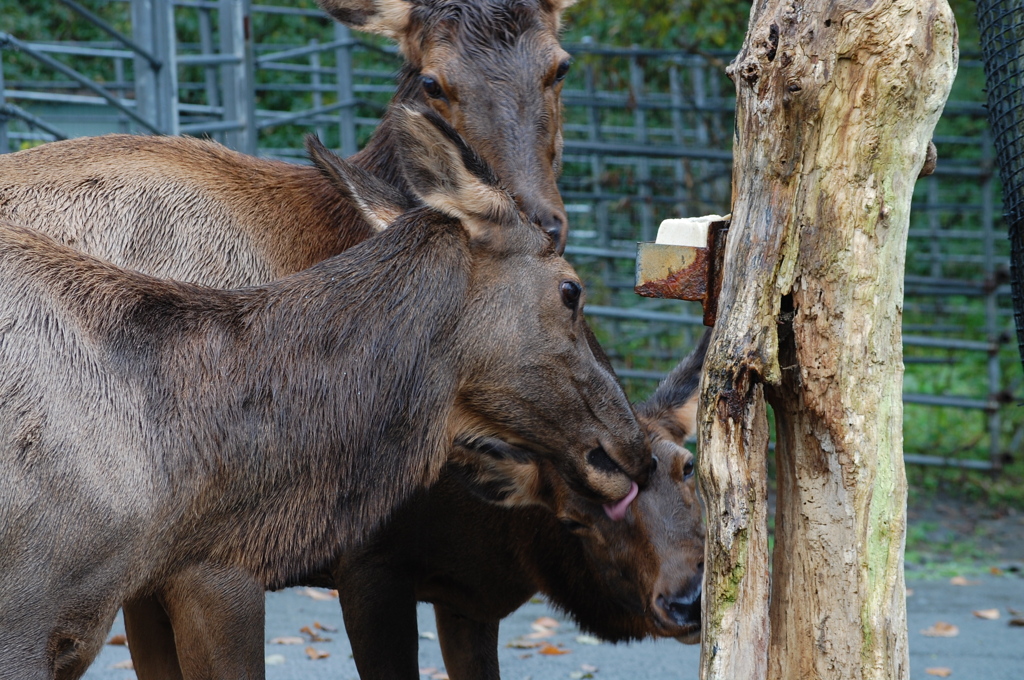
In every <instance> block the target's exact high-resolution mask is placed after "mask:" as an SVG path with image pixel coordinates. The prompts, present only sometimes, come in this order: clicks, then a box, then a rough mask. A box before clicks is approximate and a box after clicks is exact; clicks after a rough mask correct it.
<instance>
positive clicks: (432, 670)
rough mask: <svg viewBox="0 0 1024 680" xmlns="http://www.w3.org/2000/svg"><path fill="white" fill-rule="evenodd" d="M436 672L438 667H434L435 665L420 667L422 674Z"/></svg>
mask: <svg viewBox="0 0 1024 680" xmlns="http://www.w3.org/2000/svg"><path fill="white" fill-rule="evenodd" d="M436 672H437V669H436V668H434V667H433V666H429V667H427V668H421V669H420V675H433V674H434V673H436Z"/></svg>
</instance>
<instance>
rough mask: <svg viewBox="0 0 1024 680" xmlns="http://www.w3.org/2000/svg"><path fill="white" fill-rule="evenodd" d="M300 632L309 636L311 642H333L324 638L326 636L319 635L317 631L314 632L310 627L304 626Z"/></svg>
mask: <svg viewBox="0 0 1024 680" xmlns="http://www.w3.org/2000/svg"><path fill="white" fill-rule="evenodd" d="M299 632H300V633H305V634H306V635H307V636H309V641H310V642H330V641H331V638H329V637H324V636H322V635H320V634H319V633H317V632H316V631H315V630H313V629H312V628H310V627H309V626H303V627H302V628H299ZM303 642H305V640H303ZM300 644H301V643H300Z"/></svg>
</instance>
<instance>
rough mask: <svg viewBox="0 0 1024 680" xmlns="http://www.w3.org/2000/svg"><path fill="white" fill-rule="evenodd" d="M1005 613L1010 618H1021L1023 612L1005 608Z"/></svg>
mask: <svg viewBox="0 0 1024 680" xmlns="http://www.w3.org/2000/svg"><path fill="white" fill-rule="evenodd" d="M1006 611H1007V612H1009V614H1010V616H1021V615H1024V612H1022V611H1019V610H1017V609H1014V608H1013V607H1007V608H1006Z"/></svg>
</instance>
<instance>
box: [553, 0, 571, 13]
mask: <svg viewBox="0 0 1024 680" xmlns="http://www.w3.org/2000/svg"><path fill="white" fill-rule="evenodd" d="M550 2H551V9H552V10H554V11H555V12H557V13H558V14H561V13H562V12H564V11H565V10H567V9H569V8H570V7H572V6H573V5H575V4H576V0H550Z"/></svg>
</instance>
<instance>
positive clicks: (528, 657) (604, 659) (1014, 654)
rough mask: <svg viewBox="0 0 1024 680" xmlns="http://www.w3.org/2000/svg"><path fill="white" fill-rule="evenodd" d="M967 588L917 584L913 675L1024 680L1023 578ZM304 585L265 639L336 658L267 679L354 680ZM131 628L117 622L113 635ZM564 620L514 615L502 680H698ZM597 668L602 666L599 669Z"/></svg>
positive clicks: (424, 610)
mask: <svg viewBox="0 0 1024 680" xmlns="http://www.w3.org/2000/svg"><path fill="white" fill-rule="evenodd" d="M968 583H969V585H966V586H956V585H952V584H951V583H950V581H949V579H943V580H934V581H909V582H908V586H909V588H910V589H911V591H912V593H913V594H912V595H911V596H910V597H909V598H908V599H907V613H908V623H909V629H910V668H911V672H910V677H911V679H912V680H930V679H931V678H934V677H936V676H934V675H930V674H928V673H927V669H929V668H931V669H937V668H947V669H949V670H950V671H952V673H951V675H949V677H950V678H954V679H956V678H962V679H965V680H967V679H970V680H1024V627H1012V626H1010V625H1009V620H1010V618H1012V616H1011V615H1010V614H1009V613H1008V611H1007V609H1008V608H1010V609H1015V610H1017V611H1020V612H1024V578H1021V577H1019V576H1015V575H1006V576H981V577H977V578H971V579H970V580H969V581H968ZM304 590H305V589H291V590H286V591H283V592H280V593H269V594H268V595H267V627H266V638H265V639H266V640H270V639H272V638H275V637H278V636H281V637H285V636H291V637H295V636H301V635H302V634H301V633H300V632H299V631H300V629H301V628H302V627H303V626H312V625H313V624H314V622H320V623H321V624H326V625H327V626H332V627H337V628H338V629H339V632H337V633H322V634H323V635H326V636H329V637H331V638H332V639H331V641H330V642H318V643H314V644H313V645H312V646H313V647H314V648H315V649H316V650H321V651H324V652H327V653H329V654H330V656H328V657H327V658H322V659H317V660H311V659H310V658H309V657H308V656H307V655H306V653H305V648H306V647H307V646H308V645H307V644H301V645H280V644H273V645H271V644H267V646H266V655H267V658H268V665H267V680H318V679H321V678H322V679H324V680H328V679H329V680H349V679H355V678H356V677H357V676H356V670H355V665H354V664H353V662H352V659H351V658H350V654H351V651H350V648H349V646H348V642H347V639H346V637H345V634H344V628H343V626H342V621H341V610H340V609H339V607H338V605H337V603H336V602H335V601H330V600H317V599H313V598H311V597H309V596H307V595H305V594H303V592H304ZM986 609H998V610H999V615H1000V616H999V619H997V620H985V619H981V618H978V617H976V616H974V615H973V614H972V612H973V611H981V610H986ZM544 616H550V617H553V618H554V619H556V620H558V621H560V622H561V623H560V625H559V626H558V627H557V628H556V629H555V632H554V634H552V635H551V636H550V637H549V638H547V639H548V640H549V641H550V642H551V643H552V644H554V645H556V646H561V648H563V649H565V650H568V651H569V653H568V654H563V655H558V656H549V655H541V654H538V653H537V651H536V650H531V649H518V648H514V647H509V646H507V645H508V643H509V642H512V641H513V640H515V639H516V638H519V637H520V636H524V635H527V634H529V633H531V632H532V629H531V625H532V624H533V623H534V622H535V621H536V620H537V619H539V618H540V617H544ZM419 621H420V631H421V634H422V635H423V637H422V639H421V640H420V666H421V667H422V669H423V670H424V671H428V670H430V669H435V670H433V671H431V672H429V673H424V675H423V676H422V677H423V678H424V680H426V679H427V678H430V677H431V676H432V675H435V676H437V678H440V677H442V676H441V675H440V673H442V672H443V669H444V664H443V662H442V660H441V652H440V649H439V647H438V644H437V641H436V635H435V633H436V628H435V626H434V617H433V613H432V611H431V609H430V607H428V606H426V605H421V606H420V609H419ZM940 621H941V622H944V623H948V624H952V625H954V626H957V628H958V629H959V633H958V634H957V635H956V636H955V637H928V636H925V635H923V634H922V633H921V631H923V630H926V629H928V628H930V627H932V626H934V625H935V624H936V623H938V622H940ZM121 632H123V626H122V624H121V621H120V617H119V618H118V621H117V623H115V626H114V630H113V631H112V633H121ZM581 635H582V634H581V633H580V631H579V630H578V629H577V628H576V626H575V625H574V624H573V623H572V622H571V621H570V620H569V619H568V618H567V617H565V616H563V615H561V614H559V613H557V612H554V611H552V610H551V609H550V608H549V607H548V606H547V604H545V603H543V602H539V601H538V602H531V603H528V604H526V605H524V606H523V607H522V608H521V609H520V610H519V611H517V612H516V613H515V614H513V615H512V616H510V617H509V618H508V619H506V620H505V622H504V623H503V624H502V627H501V637H500V639H501V647H500V649H499V658H500V660H501V667H502V677H503V678H504V679H505V680H548V679H551V680H556V679H557V680H563V679H564V680H571V679H572V678H583V677H588V675H587V674H588V673H589V674H590V676H592V677H593V678H595V679H597V680H633V679H635V678H673V679H676V680H680V679H681V680H689V679H691V678H696V677H697V663H698V659H699V654H700V651H699V648H698V647H697V646H690V645H682V644H679V643H677V642H675V641H672V640H667V641H666V640H659V641H647V642H642V643H633V644H628V645H612V644H608V643H600V644H592V643H593V642H594V641H593V640H587V639H586V638H583V637H581ZM128 658H129V657H128V650H127V648H125V647H121V646H112V645H107V646H106V647H104V649H103V652H102V653H101V654H100V656H99V658H98V659H97V660H96V662H95V663H94V664H93V666H92V668H90V669H89V672H88V673H86V675H85V678H86V679H87V680H133V679H134V678H135V674H134V673H133V672H132V671H131V670H126V669H123V668H115V667H114V666H116V665H117V664H118V663H123V662H124V661H126V660H127V659H128ZM593 668H596V669H597V670H592V669H593Z"/></svg>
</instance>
